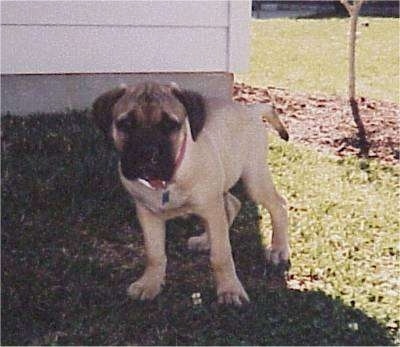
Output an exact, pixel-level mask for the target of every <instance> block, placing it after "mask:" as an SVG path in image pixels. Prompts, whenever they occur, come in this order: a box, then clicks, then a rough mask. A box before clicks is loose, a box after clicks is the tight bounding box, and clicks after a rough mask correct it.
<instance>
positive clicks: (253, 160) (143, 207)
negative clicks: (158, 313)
mask: <svg viewBox="0 0 400 347" xmlns="http://www.w3.org/2000/svg"><path fill="white" fill-rule="evenodd" d="M92 116H93V119H94V121H95V123H96V124H97V125H98V127H99V128H100V129H102V130H103V131H104V133H105V134H106V135H107V136H109V137H111V138H112V140H113V142H114V144H115V147H116V149H117V150H118V151H119V153H120V161H119V167H118V170H119V175H120V178H121V181H122V184H123V186H124V187H125V188H126V190H127V191H128V192H129V194H130V195H131V196H132V197H133V199H134V201H135V208H136V212H137V217H138V219H139V222H140V224H141V227H142V229H143V233H144V244H145V249H146V258H147V262H146V268H145V271H144V273H143V275H142V277H140V278H139V279H138V280H137V281H136V282H133V283H132V284H131V285H130V287H129V288H128V294H129V295H130V296H131V297H133V298H135V299H141V300H145V299H153V298H154V297H155V296H156V295H157V294H158V293H159V292H160V291H161V288H162V285H163V284H164V281H165V270H166V262H167V257H166V254H165V222H166V221H167V220H168V219H170V218H175V217H178V216H186V215H190V214H194V215H197V216H199V217H200V220H201V221H202V222H203V224H204V232H203V234H201V235H200V236H194V237H191V238H189V240H188V247H189V248H190V249H191V250H200V251H203V250H209V252H210V261H211V265H212V269H213V273H214V277H215V283H216V288H217V296H218V302H219V303H223V304H234V305H239V306H240V305H241V304H242V303H244V302H245V301H249V297H248V295H247V293H246V291H245V289H244V288H243V286H242V284H241V282H240V280H239V278H238V277H237V274H236V270H235V264H234V262H233V258H232V251H231V245H230V241H229V227H230V226H231V224H232V222H233V220H234V218H235V217H236V215H237V214H238V212H239V209H240V206H241V203H240V201H239V200H238V199H237V198H236V197H234V196H233V195H232V194H231V193H230V192H229V190H230V189H231V188H232V186H233V185H234V184H235V183H236V182H237V181H238V180H239V179H242V181H243V184H244V186H245V188H246V191H247V194H248V196H249V197H250V198H251V199H252V200H253V201H254V202H255V203H259V204H262V205H263V206H264V207H265V208H266V209H267V210H268V211H269V213H270V215H271V219H272V226H273V234H272V240H271V244H270V246H269V247H268V249H267V250H266V254H267V261H269V262H271V263H273V264H276V265H278V264H280V263H282V262H287V261H288V260H289V243H288V232H287V229H288V215H287V208H286V200H285V199H284V198H283V197H282V196H281V195H280V194H279V193H278V192H277V191H276V189H275V187H274V184H273V181H272V177H271V174H270V171H269V169H268V166H267V164H266V155H267V136H266V129H265V126H264V124H263V121H262V118H265V119H267V121H268V122H269V123H270V124H271V125H272V126H273V127H274V128H275V129H276V130H277V131H278V132H279V134H280V136H281V137H282V138H284V139H286V140H287V139H288V134H287V132H286V129H285V128H284V126H283V124H282V123H281V121H280V120H279V118H278V116H277V115H276V113H275V112H274V109H273V107H271V106H269V105H267V104H257V105H250V106H243V105H240V104H237V103H235V102H232V101H228V100H221V99H217V98H205V97H203V96H202V95H200V94H198V93H195V92H192V91H188V90H181V89H180V88H179V87H178V86H177V85H175V84H171V85H160V84H157V83H144V84H140V85H137V86H120V87H117V88H115V89H113V90H110V91H108V92H106V93H104V94H102V95H100V96H99V97H98V98H97V99H96V100H95V102H94V104H93V107H92Z"/></svg>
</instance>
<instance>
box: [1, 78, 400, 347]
mask: <svg viewBox="0 0 400 347" xmlns="http://www.w3.org/2000/svg"><path fill="white" fill-rule="evenodd" d="M271 83H272V82H271ZM2 139H3V141H2V179H3V182H2V202H3V206H2V207H3V208H2V323H1V324H2V326H1V327H2V337H1V339H2V341H1V342H2V345H9V344H17V345H21V344H53V345H57V344H58V345H63V344H65V345H67V344H83V345H124V344H145V345H154V344H159V345H171V344H179V345H182V344H185V345H288V344H289V345H297V344H302V345H326V344H330V345H387V344H394V343H398V342H399V341H398V335H397V338H396V327H397V328H398V325H399V316H398V312H399V297H398V290H399V287H398V286H399V283H398V279H399V268H398V266H397V264H398V260H399V252H400V249H399V234H398V230H399V219H398V214H397V213H398V199H399V196H398V193H399V186H398V184H399V174H400V172H399V171H400V170H399V168H398V167H396V166H385V165H381V164H379V163H377V162H375V161H360V160H358V159H356V158H349V159H339V158H336V157H330V156H326V155H321V154H318V153H316V152H314V151H313V150H310V149H305V148H302V147H300V146H298V145H293V144H291V143H288V144H287V143H283V142H282V141H280V140H279V139H276V138H275V137H272V141H271V145H270V156H269V158H268V159H267V158H266V160H268V162H269V163H270V165H271V168H272V172H273V176H274V178H275V181H276V184H277V186H278V188H279V190H280V191H281V192H282V193H283V194H284V195H285V196H286V197H287V198H288V200H289V205H290V234H291V247H292V252H293V254H292V268H291V270H290V273H289V277H288V278H289V280H288V288H287V289H272V288H271V285H270V284H271V278H273V275H272V274H271V272H270V271H265V270H266V269H265V266H264V261H263V251H262V245H261V244H262V242H263V240H261V239H260V238H259V237H258V236H257V235H258V230H259V228H262V230H263V232H264V233H266V234H267V233H268V232H269V231H270V221H269V217H268V215H267V214H266V213H265V211H264V210H262V209H258V208H257V206H254V205H253V204H252V203H251V202H249V201H246V202H245V204H244V206H243V207H242V210H241V213H240V214H239V216H238V218H237V220H236V221H235V223H234V225H233V227H232V229H231V239H232V244H233V251H234V258H235V261H236V264H237V268H238V275H239V277H240V278H241V280H242V282H243V284H244V286H245V287H246V288H247V290H248V293H249V295H250V297H251V300H252V302H251V303H250V304H249V305H248V306H246V307H243V308H241V309H236V308H230V307H219V306H218V305H216V303H215V288H214V285H213V282H212V277H211V272H210V269H209V262H208V257H207V255H199V254H192V253H190V252H188V251H187V250H186V247H185V243H186V240H187V238H188V237H189V236H190V235H193V233H194V232H195V230H196V228H197V223H196V221H195V220H189V221H183V220H174V221H171V222H170V223H169V224H168V235H167V254H168V256H169V265H168V274H167V284H166V287H165V289H164V291H163V293H162V294H161V295H160V296H159V297H158V298H157V299H156V300H155V301H154V302H152V303H141V302H134V301H131V300H130V299H128V298H127V296H126V294H125V291H126V288H127V286H128V285H129V283H130V282H132V281H133V280H135V279H136V278H138V276H139V275H140V273H141V272H142V270H143V267H144V257H143V244H142V238H141V233H140V232H139V231H138V229H139V226H138V224H137V221H136V219H135V216H134V213H133V212H132V206H131V202H130V201H129V198H128V196H127V194H126V193H125V192H124V191H123V189H122V187H121V184H120V183H119V180H118V177H117V173H116V163H117V157H116V155H115V153H114V151H113V150H112V148H111V147H110V146H109V145H107V144H105V143H104V141H103V138H102V135H101V134H99V133H98V132H97V131H96V130H95V129H94V127H93V126H92V124H91V122H90V121H89V120H88V119H87V117H86V114H85V113H69V114H66V115H35V116H31V117H26V118H18V117H13V116H6V117H4V118H3V121H2ZM236 191H237V194H239V195H241V192H240V189H237V190H236ZM259 213H260V214H261V217H262V219H259V217H258V214H259ZM267 270H269V269H268V268H267ZM193 293H200V294H201V298H202V303H201V304H200V305H194V304H193V302H192V298H191V296H192V294H193Z"/></svg>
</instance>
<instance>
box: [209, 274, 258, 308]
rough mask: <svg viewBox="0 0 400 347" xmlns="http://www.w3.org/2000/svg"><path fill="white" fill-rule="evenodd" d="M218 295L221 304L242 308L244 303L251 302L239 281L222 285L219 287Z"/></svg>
mask: <svg viewBox="0 0 400 347" xmlns="http://www.w3.org/2000/svg"><path fill="white" fill-rule="evenodd" d="M217 295H218V303H219V304H227V305H232V304H233V305H236V306H242V304H243V303H244V302H249V301H250V299H249V296H248V295H247V293H246V291H245V290H244V288H243V286H242V284H241V283H240V281H239V280H235V281H233V282H232V283H222V284H221V285H220V286H218V290H217Z"/></svg>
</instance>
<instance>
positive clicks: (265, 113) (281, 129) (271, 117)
mask: <svg viewBox="0 0 400 347" xmlns="http://www.w3.org/2000/svg"><path fill="white" fill-rule="evenodd" d="M247 107H249V108H251V109H252V110H253V111H254V112H255V113H257V115H260V114H261V116H262V118H263V120H266V121H267V122H268V123H269V124H271V126H272V127H273V128H274V129H275V130H276V131H277V132H278V134H279V136H280V137H281V138H282V139H284V140H285V141H288V140H289V134H288V132H287V130H286V127H285V125H284V124H283V123H282V121H281V120H280V119H279V117H278V114H277V113H276V110H275V107H274V106H272V105H268V104H252V105H248V106H247Z"/></svg>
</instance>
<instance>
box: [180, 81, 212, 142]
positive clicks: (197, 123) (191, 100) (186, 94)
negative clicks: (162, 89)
mask: <svg viewBox="0 0 400 347" xmlns="http://www.w3.org/2000/svg"><path fill="white" fill-rule="evenodd" d="M172 93H173V94H174V95H175V96H176V98H177V99H178V100H179V101H180V103H181V104H182V105H183V106H184V107H185V109H186V114H187V116H188V118H189V124H190V130H191V133H192V138H193V141H196V139H197V136H198V135H199V133H200V131H201V130H202V129H203V127H204V124H205V122H206V107H205V103H204V99H203V97H202V96H201V95H200V94H198V93H196V92H192V91H190V90H180V89H179V88H177V87H176V86H173V87H172Z"/></svg>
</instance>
